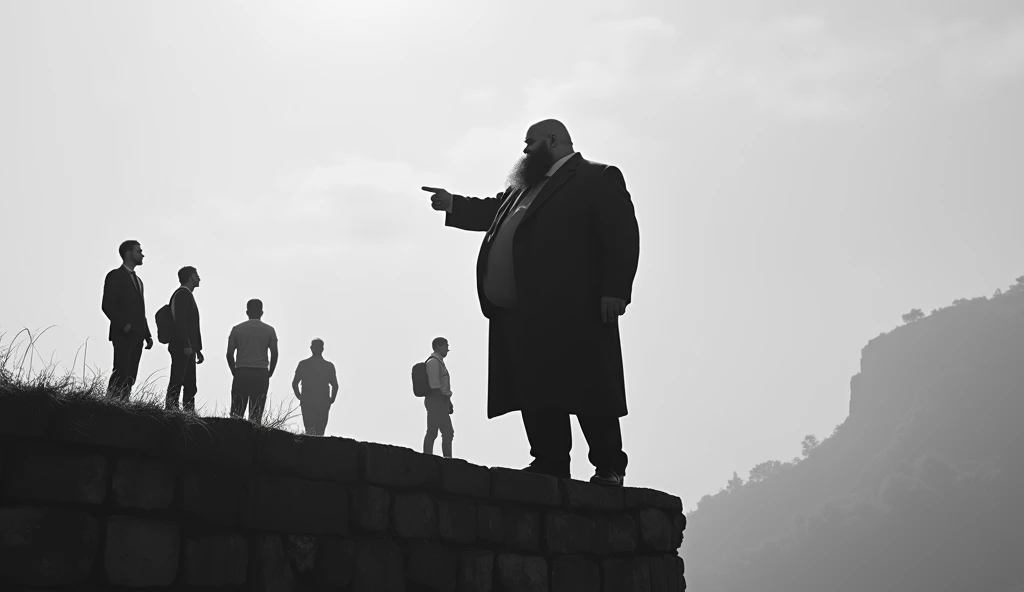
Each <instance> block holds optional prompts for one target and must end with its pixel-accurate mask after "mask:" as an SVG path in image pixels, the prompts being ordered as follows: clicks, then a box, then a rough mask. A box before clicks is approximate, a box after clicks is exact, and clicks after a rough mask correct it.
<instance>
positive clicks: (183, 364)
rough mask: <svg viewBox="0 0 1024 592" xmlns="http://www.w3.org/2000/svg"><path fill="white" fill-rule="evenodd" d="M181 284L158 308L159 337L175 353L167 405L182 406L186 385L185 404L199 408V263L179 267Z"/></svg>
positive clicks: (189, 407) (190, 408)
mask: <svg viewBox="0 0 1024 592" xmlns="http://www.w3.org/2000/svg"><path fill="white" fill-rule="evenodd" d="M178 281H179V282H181V286H180V287H179V288H178V289H177V290H175V291H174V294H172V295H171V301H170V302H169V303H168V304H167V306H166V307H165V308H162V309H161V310H160V311H159V312H157V319H156V321H157V338H158V339H160V342H161V343H167V351H168V353H170V354H171V378H170V380H169V381H168V382H167V398H166V401H165V407H166V408H167V409H177V408H178V397H179V395H180V394H181V390H182V387H184V389H185V393H184V395H183V396H182V397H181V408H182V409H184V410H185V411H189V412H192V413H194V412H195V410H196V392H197V391H198V390H199V389H198V387H197V386H196V364H202V363H203V337H202V334H201V333H200V331H199V307H197V306H196V299H195V297H194V296H192V291H193V290H195V289H196V288H198V287H199V272H197V271H196V268H195V267H191V266H188V267H182V268H181V269H179V270H178Z"/></svg>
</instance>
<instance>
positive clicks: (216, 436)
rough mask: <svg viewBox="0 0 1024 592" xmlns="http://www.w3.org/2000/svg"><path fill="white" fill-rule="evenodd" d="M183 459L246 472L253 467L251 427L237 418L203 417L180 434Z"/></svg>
mask: <svg viewBox="0 0 1024 592" xmlns="http://www.w3.org/2000/svg"><path fill="white" fill-rule="evenodd" d="M181 437H182V438H183V443H184V445H183V451H184V455H185V457H186V458H187V459H190V460H192V461H194V462H198V463H201V464H203V465H206V466H213V467H217V466H223V467H230V468H231V469H233V470H235V471H239V472H248V471H250V470H252V468H253V466H254V465H255V464H256V454H255V450H256V448H257V446H256V437H255V436H254V434H253V425H252V424H251V423H249V422H248V421H247V420H244V419H240V418H237V417H205V418H203V420H202V424H196V425H192V426H188V428H187V429H186V430H184V431H183V432H182V435H181Z"/></svg>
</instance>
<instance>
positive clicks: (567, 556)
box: [0, 395, 686, 592]
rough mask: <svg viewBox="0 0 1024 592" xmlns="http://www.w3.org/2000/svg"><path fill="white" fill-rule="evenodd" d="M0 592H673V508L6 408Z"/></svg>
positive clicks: (32, 404)
mask: <svg viewBox="0 0 1024 592" xmlns="http://www.w3.org/2000/svg"><path fill="white" fill-rule="evenodd" d="M0 479H2V491H0V589H3V590H12V591H13V590H20V589H24V590H36V589H39V590H44V589H61V590H105V589H128V588H149V589H154V590H156V589H175V590H179V589H180V590H193V589H196V590H198V589H214V588H216V589H218V590H268V591H269V590H274V591H292V590H351V591H353V592H369V591H373V592H391V591H399V590H407V591H425V590H443V591H467V592H469V591H473V592H477V591H479V592H486V591H492V590H493V591H495V592H499V591H509V592H512V591H516V592H518V591H523V592H527V591H531V592H532V591H551V592H563V591H580V592H584V591H585V592H620V591H621V592H627V591H634V590H636V591H641V590H642V591H651V592H660V591H672V592H676V591H682V590H685V580H684V578H683V561H682V559H681V558H680V557H678V556H677V553H676V549H678V548H679V546H680V544H681V542H682V536H683V529H684V527H685V524H686V520H685V517H684V516H683V514H682V503H681V501H680V500H679V498H677V497H674V496H670V495H667V494H664V493H660V492H657V491H653V490H648V489H636V488H625V489H610V488H604V487H600V486H596V485H591V484H590V483H585V482H580V481H570V480H558V479H555V478H552V477H547V476H543V475H535V474H530V473H524V472H521V471H517V470H511V469H503V468H491V469H488V468H485V467H480V466H475V465H471V464H469V463H466V462H464V461H460V460H445V459H440V458H438V457H433V456H425V455H422V454H420V453H417V452H414V451H412V450H409V449H407V448H399V447H395V446H387V445H382V444H370V443H362V442H356V441H354V440H349V439H345V438H332V437H323V438H321V437H306V436H295V435H293V434H290V433H288V432H283V431H279V430H267V429H254V428H253V427H252V426H251V424H249V423H247V422H245V421H242V420H234V419H204V420H202V422H198V421H194V420H193V421H187V420H186V419H185V418H184V417H183V416H180V415H179V416H170V415H166V414H162V413H160V412H156V411H150V412H139V411H127V410H124V409H121V408H117V407H112V406H108V405H103V404H98V403H96V402H90V401H87V400H86V401H79V402H61V403H56V402H53V400H52V399H51V398H49V397H48V396H45V395H40V396H38V397H28V396H20V395H19V396H14V395H8V396H3V397H0Z"/></svg>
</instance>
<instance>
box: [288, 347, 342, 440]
mask: <svg viewBox="0 0 1024 592" xmlns="http://www.w3.org/2000/svg"><path fill="white" fill-rule="evenodd" d="M309 351H310V352H312V353H313V355H312V356H310V357H308V358H306V359H305V360H302V361H301V362H299V365H298V366H297V367H296V368H295V378H294V379H293V380H292V391H294V392H295V398H296V399H298V400H299V406H300V407H301V408H302V423H303V425H304V426H305V428H306V434H307V435H310V436H323V435H324V431H325V430H326V429H327V417H328V415H329V414H330V411H331V405H333V404H334V401H335V400H337V398H338V373H337V371H335V369H334V364H332V363H330V362H328V361H327V360H325V359H324V342H323V340H322V339H320V338H319V337H318V338H316V339H314V340H313V342H312V343H310V344H309ZM300 385H301V386H302V390H301V391H300V390H299V386H300Z"/></svg>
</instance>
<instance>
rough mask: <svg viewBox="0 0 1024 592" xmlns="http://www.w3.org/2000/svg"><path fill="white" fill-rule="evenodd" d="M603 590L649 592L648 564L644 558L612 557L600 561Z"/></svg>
mask: <svg viewBox="0 0 1024 592" xmlns="http://www.w3.org/2000/svg"><path fill="white" fill-rule="evenodd" d="M601 571H602V572H603V580H604V589H605V590H616V591H617V592H651V572H650V564H649V562H648V561H647V558H646V557H614V558H607V559H604V560H603V561H602V564H601Z"/></svg>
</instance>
